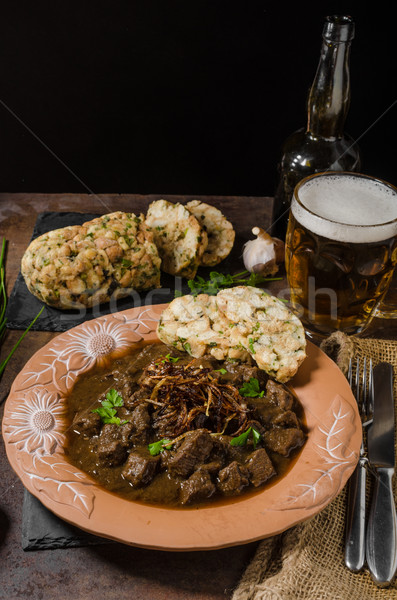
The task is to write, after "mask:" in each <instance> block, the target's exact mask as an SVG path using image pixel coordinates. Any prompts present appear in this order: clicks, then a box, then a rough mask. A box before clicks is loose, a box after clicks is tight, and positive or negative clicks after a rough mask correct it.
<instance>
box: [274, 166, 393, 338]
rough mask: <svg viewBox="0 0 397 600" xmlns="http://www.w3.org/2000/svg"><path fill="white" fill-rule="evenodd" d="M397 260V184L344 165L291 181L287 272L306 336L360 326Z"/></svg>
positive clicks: (352, 330)
mask: <svg viewBox="0 0 397 600" xmlns="http://www.w3.org/2000/svg"><path fill="white" fill-rule="evenodd" d="M396 263H397V189H396V188H394V187H393V186H391V185H390V184H388V183H386V182H382V181H379V180H377V179H374V178H372V177H368V176H365V175H361V174H353V173H347V172H339V173H336V172H327V173H319V174H316V175H312V176H310V177H307V178H306V179H304V180H302V181H301V182H300V183H299V184H298V185H297V186H296V188H295V191H294V196H293V199H292V203H291V210H290V216H289V224H288V230H287V237H286V272H287V278H288V284H289V287H290V295H291V304H292V307H293V309H294V311H295V312H296V314H297V315H298V316H299V317H300V319H301V320H302V323H303V325H304V327H305V329H306V331H307V334H308V335H309V337H310V336H312V337H314V338H316V337H318V338H319V337H320V338H321V336H326V335H329V333H331V332H332V331H335V330H342V331H344V332H345V333H347V334H353V333H358V332H360V331H362V330H363V328H364V327H365V326H366V324H367V323H368V322H369V319H370V317H371V314H372V313H373V311H374V309H375V308H376V306H377V305H378V303H379V302H380V300H381V299H382V297H383V296H384V294H385V292H386V291H387V288H388V285H389V282H390V280H391V277H392V275H393V270H394V266H395V265H396Z"/></svg>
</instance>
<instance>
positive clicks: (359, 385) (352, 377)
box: [347, 356, 373, 424]
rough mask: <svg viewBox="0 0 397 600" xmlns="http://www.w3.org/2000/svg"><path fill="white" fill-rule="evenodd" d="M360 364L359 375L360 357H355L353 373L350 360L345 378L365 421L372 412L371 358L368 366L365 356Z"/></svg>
mask: <svg viewBox="0 0 397 600" xmlns="http://www.w3.org/2000/svg"><path fill="white" fill-rule="evenodd" d="M362 362H363V365H362V373H361V374H360V371H361V361H360V357H357V359H356V365H355V367H356V368H355V372H354V373H353V360H352V359H350V361H349V370H348V374H347V378H348V381H349V384H350V387H351V388H352V390H353V393H354V397H355V398H356V401H357V405H358V408H359V411H360V414H361V416H362V417H363V418H364V419H367V418H368V415H369V414H372V411H373V380H372V358H371V359H370V360H369V366H368V361H367V357H366V356H365V357H364V359H363V361H362ZM368 424H369V423H368Z"/></svg>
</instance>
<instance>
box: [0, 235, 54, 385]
mask: <svg viewBox="0 0 397 600" xmlns="http://www.w3.org/2000/svg"><path fill="white" fill-rule="evenodd" d="M6 246H7V241H6V239H5V238H3V242H2V245H1V251H0V340H1V339H2V337H3V335H4V333H5V330H6V325H7V319H6V317H5V313H6V309H7V292H6V286H5V255H6ZM44 308H45V306H42V308H41V309H40V311H39V312H38V313H37V315H36V316H35V318H34V319H33V321H32V322H31V323H30V325H29V326H28V327H27V328H26V329H25V331H24V332H23V334H22V335H21V337H20V338H19V340H18V341H17V342H16V344H14V346H13V347H12V349H11V352H10V353H9V354H8V356H6V358H5V359H4V360H2V361H1V363H0V377H1V376H2V374H3V372H4V369H5V368H6V366H7V364H8V361H9V360H10V359H11V357H12V355H13V354H14V352H15V351H16V349H17V348H18V346H19V344H20V343H21V342H22V340H23V338H24V337H25V336H26V334H27V333H28V331H29V330H30V329H31V327H32V326H33V325H34V324H35V322H36V321H37V319H38V318H39V316H40V315H41V313H42V312H43V310H44Z"/></svg>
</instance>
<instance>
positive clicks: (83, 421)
mask: <svg viewBox="0 0 397 600" xmlns="http://www.w3.org/2000/svg"><path fill="white" fill-rule="evenodd" d="M101 425H102V420H101V417H100V416H99V415H98V413H93V412H91V411H89V412H88V411H84V412H80V413H77V414H76V415H75V417H74V419H73V423H72V428H73V430H74V431H76V432H77V433H80V434H82V435H83V436H84V437H85V438H90V437H94V436H95V435H99V432H100V430H101Z"/></svg>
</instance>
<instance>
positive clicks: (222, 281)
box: [187, 271, 282, 296]
mask: <svg viewBox="0 0 397 600" xmlns="http://www.w3.org/2000/svg"><path fill="white" fill-rule="evenodd" d="M247 275H248V277H247ZM281 279H282V278H281V277H264V276H263V275H259V274H258V273H249V271H242V272H241V273H236V274H235V275H230V273H228V274H227V275H224V274H223V273H218V272H217V271H211V272H210V276H209V279H208V280H207V281H206V280H205V279H204V278H203V277H200V276H199V275H198V276H197V277H196V278H195V279H189V281H188V282H187V284H188V286H189V288H190V292H191V294H192V295H193V296H197V295H198V294H208V295H210V296H216V294H217V293H218V292H219V290H223V289H225V288H230V287H233V286H234V285H249V286H253V287H257V286H258V285H260V284H261V283H265V282H266V281H279V280H281Z"/></svg>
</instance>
